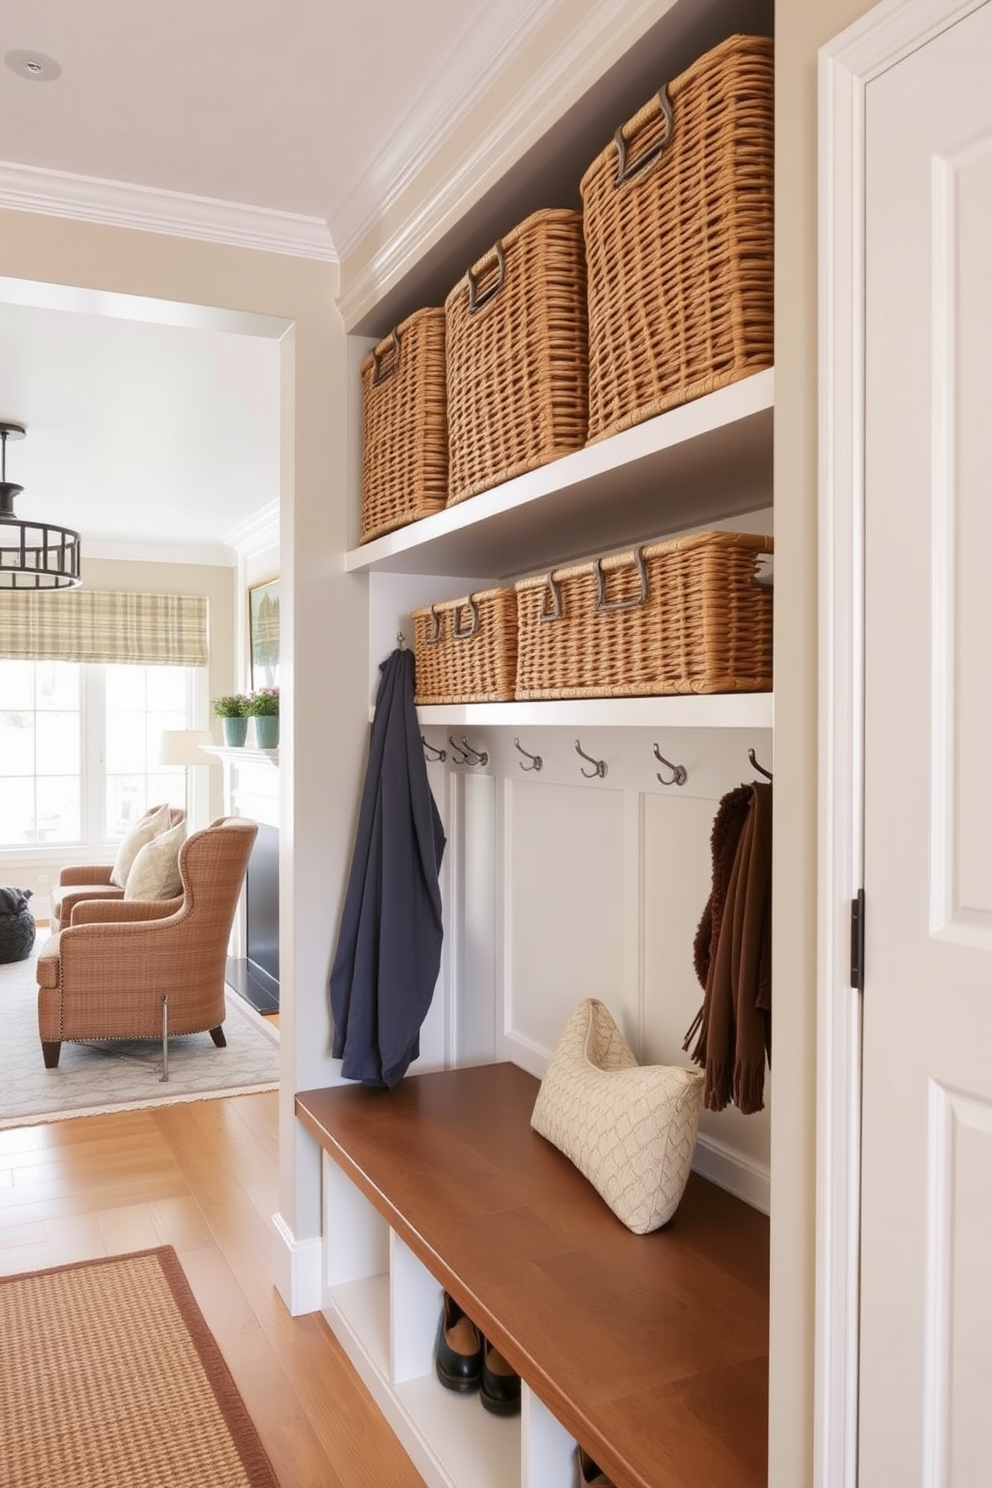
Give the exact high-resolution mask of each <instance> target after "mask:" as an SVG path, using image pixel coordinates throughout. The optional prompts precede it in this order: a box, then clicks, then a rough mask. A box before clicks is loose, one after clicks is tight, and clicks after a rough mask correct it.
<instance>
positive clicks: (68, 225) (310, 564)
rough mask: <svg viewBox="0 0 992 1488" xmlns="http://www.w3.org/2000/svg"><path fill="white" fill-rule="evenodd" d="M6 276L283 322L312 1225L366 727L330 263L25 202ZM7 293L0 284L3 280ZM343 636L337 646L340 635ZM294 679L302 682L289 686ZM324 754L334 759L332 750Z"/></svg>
mask: <svg viewBox="0 0 992 1488" xmlns="http://www.w3.org/2000/svg"><path fill="white" fill-rule="evenodd" d="M0 276H10V277H14V278H20V279H24V280H42V281H45V282H50V283H54V284H65V285H79V286H84V287H87V288H96V289H106V290H114V291H117V292H120V293H129V294H136V295H147V296H151V297H153V298H158V299H165V300H170V301H175V302H177V304H178V305H179V306H182V305H187V304H191V305H206V306H212V307H218V308H221V309H228V310H234V311H238V312H247V313H250V314H256V315H261V316H267V317H276V318H278V320H277V321H276V320H273V322H272V323H271V329H273V330H274V331H276V332H277V333H279V334H281V337H282V339H281V341H280V352H281V398H282V403H283V407H282V410H281V413H282V428H283V438H282V450H283V455H282V466H281V480H282V488H281V498H282V500H281V505H282V512H281V526H280V553H281V570H282V575H283V578H284V581H285V582H286V589H287V592H288V594H289V595H290V596H291V599H290V602H289V603H288V604H287V609H286V614H285V617H284V625H283V674H282V686H283V709H282V731H281V732H282V739H283V745H284V747H283V750H282V754H283V761H284V763H283V769H282V786H283V807H282V810H283V815H282V831H281V842H282V844H283V849H284V860H283V870H284V875H285V879H284V881H285V883H286V887H287V892H286V893H285V894H284V896H283V908H282V914H283V920H282V926H281V929H282V936H281V940H282V945H283V947H284V956H283V958H282V962H281V971H282V984H283V988H284V995H285V1001H284V1005H283V1014H282V1019H281V1023H282V1032H283V1038H282V1060H283V1079H282V1095H281V1118H282V1119H281V1122H280V1144H281V1162H280V1175H281V1176H280V1182H281V1192H280V1210H281V1213H282V1217H283V1219H284V1220H285V1223H286V1226H287V1228H288V1231H289V1234H290V1235H291V1236H292V1237H294V1238H296V1239H307V1238H309V1237H315V1236H316V1235H318V1234H319V1228H320V1215H319V1162H318V1157H317V1152H316V1148H315V1144H313V1142H312V1140H311V1139H310V1138H308V1137H307V1138H304V1136H303V1135H302V1134H301V1132H300V1131H299V1130H298V1127H297V1123H296V1122H295V1120H294V1119H293V1115H292V1103H293V1092H294V1090H296V1089H301V1088H308V1087H311V1086H317V1085H321V1084H323V1083H326V1079H327V1074H328V1070H329V1035H330V1025H329V1016H328V1012H327V998H326V981H327V975H328V969H329V962H330V956H331V948H332V939H333V934H334V929H335V925H336V920H337V914H338V908H339V903H340V898H341V893H342V885H343V881H344V876H345V873H346V871H347V862H348V857H349V852H350V843H351V836H352V831H353V822H354V814H355V799H356V794H357V781H358V779H359V775H360V767H361V753H362V748H363V744H364V741H365V737H366V731H367V704H366V685H367V664H366V650H367V645H366V641H365V636H366V633H367V632H366V627H367V606H366V604H365V603H364V586H363V585H362V584H361V583H360V582H359V581H357V580H354V579H351V578H349V577H347V576H346V575H344V574H343V573H342V572H341V562H340V554H341V552H342V550H343V549H344V548H345V547H346V546H347V540H346V534H347V493H346V491H345V489H344V485H345V478H344V474H343V469H342V466H343V460H342V456H341V454H340V451H342V450H343V449H344V448H345V446H346V438H345V413H344V409H345V401H346V397H345V395H346V386H345V357H344V337H343V333H342V328H341V324H340V319H339V317H338V315H337V312H336V310H335V308H334V296H335V293H336V290H337V271H336V267H335V266H333V265H329V264H326V263H317V262H311V261H308V260H305V259H301V258H293V257H288V256H282V255H278V254H270V253H262V252H256V251H251V250H246V249H239V248H231V247H227V246H224V245H221V244H213V243H198V242H191V241H188V240H185V239H182V238H178V237H171V236H167V235H164V234H162V235H157V234H151V233H143V232H137V231H133V230H129V229H122V228H114V227H107V226H103V225H98V224H92V223H79V222H73V221H70V220H67V219H63V218H58V217H46V216H42V215H35V214H32V213H25V212H13V211H5V212H2V213H0ZM0 292H2V290H0ZM335 637H347V641H348V643H347V645H345V644H343V643H342V644H340V645H336V644H335V640H334V638H335ZM297 678H299V679H300V680H301V681H302V682H303V683H305V684H306V685H303V686H299V687H297V686H296V679H297ZM329 760H330V761H332V762H333V768H330V769H329V768H328V762H329Z"/></svg>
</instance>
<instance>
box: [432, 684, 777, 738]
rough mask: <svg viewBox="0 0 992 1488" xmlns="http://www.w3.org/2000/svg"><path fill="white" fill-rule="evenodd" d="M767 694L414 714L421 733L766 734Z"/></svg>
mask: <svg viewBox="0 0 992 1488" xmlns="http://www.w3.org/2000/svg"><path fill="white" fill-rule="evenodd" d="M773 711H774V700H773V696H772V694H771V693H770V692H738V693H706V694H699V695H692V696H684V697H683V696H680V697H650V698H561V699H554V700H551V701H548V702H542V701H540V700H536V701H533V702H521V703H443V704H438V705H437V706H434V707H422V708H418V709H417V717H418V718H419V720H420V722H421V724H422V725H423V726H424V727H425V728H430V727H432V726H433V727H437V728H440V727H445V728H450V727H455V728H468V727H469V726H472V725H474V726H476V727H488V728H510V727H513V728H523V727H526V726H531V727H534V728H555V727H559V728H659V729H660V728H666V729H668V728H707V729H708V728H734V729H752V730H753V729H770V728H771V727H772V726H773V722H774V719H773Z"/></svg>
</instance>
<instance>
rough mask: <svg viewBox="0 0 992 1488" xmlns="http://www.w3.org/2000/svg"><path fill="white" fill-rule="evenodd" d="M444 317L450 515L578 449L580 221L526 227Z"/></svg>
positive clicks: (581, 400)
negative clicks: (482, 494) (468, 499)
mask: <svg viewBox="0 0 992 1488" xmlns="http://www.w3.org/2000/svg"><path fill="white" fill-rule="evenodd" d="M445 315H446V319H447V358H448V440H449V474H448V504H449V506H450V505H454V504H455V503H456V502H458V501H464V500H465V498H466V497H467V496H474V495H476V494H477V493H478V492H479V491H485V490H488V489H489V488H490V487H492V486H495V485H499V484H500V482H501V481H505V480H510V479H511V477H513V476H515V475H522V474H523V473H524V471H526V470H534V469H536V468H537V466H539V465H546V464H547V463H548V461H549V460H554V459H556V458H557V457H558V456H559V455H564V454H567V453H568V452H569V451H570V450H575V449H579V448H580V447H581V446H582V445H583V444H584V443H585V440H586V431H587V377H586V358H587V353H586V285H585V250H584V247H583V242H582V216H581V214H580V213H578V212H571V211H567V210H564V209H562V210H557V209H556V210H548V211H543V212H535V213H534V214H533V215H532V216H530V217H528V218H527V219H526V221H524V222H522V223H521V224H520V225H519V226H518V227H515V228H514V229H513V231H512V232H510V233H508V234H507V236H506V237H505V238H502V239H501V240H500V242H498V243H497V244H496V246H495V247H494V248H493V249H492V250H491V251H490V252H489V253H488V254H485V255H484V256H483V257H482V258H480V259H479V260H478V262H477V263H475V264H473V266H472V268H471V269H470V270H469V271H468V273H467V274H466V275H465V277H464V278H463V279H461V280H460V281H459V282H458V284H456V285H455V287H454V289H453V290H452V291H451V292H450V294H449V295H448V297H447V299H446V300H445Z"/></svg>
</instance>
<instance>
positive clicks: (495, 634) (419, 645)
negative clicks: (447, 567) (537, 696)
mask: <svg viewBox="0 0 992 1488" xmlns="http://www.w3.org/2000/svg"><path fill="white" fill-rule="evenodd" d="M413 636H414V656H415V662H416V678H417V680H416V692H415V697H414V701H415V702H417V703H505V702H508V701H509V700H510V699H511V698H512V697H513V690H514V686H515V684H516V676H517V596H516V592H515V591H514V590H513V589H512V588H509V589H485V590H483V591H482V592H481V593H478V594H469V595H467V596H466V597H465V598H463V599H449V600H445V601H444V602H443V603H441V604H433V605H427V606H426V607H425V608H424V609H421V610H414V612H413Z"/></svg>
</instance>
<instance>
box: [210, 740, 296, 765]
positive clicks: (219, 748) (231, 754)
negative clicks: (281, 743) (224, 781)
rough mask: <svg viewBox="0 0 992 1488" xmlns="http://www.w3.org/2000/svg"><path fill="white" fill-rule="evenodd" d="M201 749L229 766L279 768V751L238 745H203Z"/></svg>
mask: <svg viewBox="0 0 992 1488" xmlns="http://www.w3.org/2000/svg"><path fill="white" fill-rule="evenodd" d="M200 748H201V749H202V750H203V752H204V754H213V755H216V757H217V758H218V759H219V760H221V761H223V762H224V763H225V764H229V765H240V764H249V765H273V766H275V767H276V768H277V769H278V767H279V751H278V749H254V748H252V747H251V746H250V745H247V744H245V745H238V746H237V748H232V747H231V746H230V745H228V744H201V745H200Z"/></svg>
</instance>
